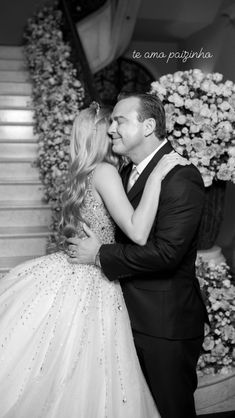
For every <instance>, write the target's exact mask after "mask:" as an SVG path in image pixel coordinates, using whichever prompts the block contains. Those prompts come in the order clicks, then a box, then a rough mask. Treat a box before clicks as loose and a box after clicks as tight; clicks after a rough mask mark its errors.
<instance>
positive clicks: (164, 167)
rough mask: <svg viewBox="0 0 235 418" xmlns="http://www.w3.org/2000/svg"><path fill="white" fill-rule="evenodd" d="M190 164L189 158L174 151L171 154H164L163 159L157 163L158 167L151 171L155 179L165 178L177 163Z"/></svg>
mask: <svg viewBox="0 0 235 418" xmlns="http://www.w3.org/2000/svg"><path fill="white" fill-rule="evenodd" d="M178 164H179V165H189V164H191V163H190V161H189V160H187V159H186V158H184V157H182V156H181V155H180V154H178V153H177V152H175V151H172V152H171V153H170V154H166V155H164V156H163V157H162V158H161V160H160V161H159V162H158V163H157V165H156V167H155V168H154V170H153V171H152V173H151V176H152V177H154V179H156V178H157V179H159V180H160V181H161V180H163V179H164V178H165V177H166V175H167V174H168V173H169V172H170V171H171V170H172V168H174V167H175V166H176V165H178Z"/></svg>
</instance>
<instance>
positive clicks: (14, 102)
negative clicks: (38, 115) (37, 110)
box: [0, 95, 33, 109]
mask: <svg viewBox="0 0 235 418" xmlns="http://www.w3.org/2000/svg"><path fill="white" fill-rule="evenodd" d="M32 106H33V103H32V98H31V96H14V95H9V96H7V95H1V96H0V109H8V108H16V109H17V108H18V109H19V108H27V109H32Z"/></svg>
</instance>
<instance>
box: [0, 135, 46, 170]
mask: <svg viewBox="0 0 235 418" xmlns="http://www.w3.org/2000/svg"><path fill="white" fill-rule="evenodd" d="M37 151H38V144H37V143H30V142H26V143H24V142H19V143H14V142H2V141H0V155H1V158H11V157H12V155H17V158H32V159H34V160H36V158H37V155H38V154H37ZM0 170H1V168H0Z"/></svg>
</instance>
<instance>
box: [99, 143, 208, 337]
mask: <svg viewBox="0 0 235 418" xmlns="http://www.w3.org/2000/svg"><path fill="white" fill-rule="evenodd" d="M171 151H172V147H171V145H170V143H169V142H168V143H167V144H165V145H164V146H163V147H162V148H161V149H160V150H159V151H158V152H157V153H156V154H155V155H154V157H153V158H152V160H151V161H150V162H149V164H148V165H147V167H146V168H145V170H144V171H143V172H142V174H141V175H140V176H139V178H138V180H137V181H136V183H135V184H134V186H133V187H132V189H131V190H130V192H129V193H128V198H129V200H130V202H131V204H132V205H133V207H134V208H136V207H137V206H138V203H139V201H140V199H141V195H142V192H143V189H144V186H145V183H146V180H147V178H148V176H149V174H150V172H151V171H152V170H153V168H154V167H155V166H156V164H157V163H158V161H159V160H160V159H161V158H162V156H163V155H164V154H167V153H169V152H171ZM130 169H131V166H127V167H126V168H125V169H124V171H123V174H122V178H123V183H124V187H126V185H127V181H128V177H129V173H130ZM203 204H204V186H203V182H202V178H201V175H200V173H199V171H198V170H197V169H196V167H194V166H193V165H188V166H179V165H178V166H176V167H174V169H173V170H171V171H170V173H169V174H168V175H167V176H166V177H165V179H164V180H163V181H162V186H161V194H160V199H159V206H158V211H157V214H156V217H155V221H154V224H153V226H152V229H151V232H150V235H149V238H148V241H147V243H146V245H144V246H139V245H136V244H134V243H133V242H132V241H130V240H129V239H128V238H127V237H126V236H125V235H124V234H123V232H122V231H121V230H120V229H117V232H116V241H117V243H116V244H110V245H102V246H101V249H100V261H101V266H102V269H103V271H104V273H105V275H106V276H107V277H108V278H109V280H119V281H120V283H121V286H122V289H123V294H124V297H125V301H126V304H127V308H128V312H129V315H130V320H131V324H132V328H133V329H134V330H135V331H138V332H141V333H144V334H147V335H151V336H157V337H163V338H169V339H188V338H195V337H197V336H202V335H203V332H204V322H205V321H206V320H207V314H206V309H205V305H204V303H203V300H202V296H201V293H200V288H199V283H198V280H197V279H196V276H195V259H196V251H197V237H198V229H199V224H200V219H201V215H202V210H203Z"/></svg>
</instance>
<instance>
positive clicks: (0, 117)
mask: <svg viewBox="0 0 235 418" xmlns="http://www.w3.org/2000/svg"><path fill="white" fill-rule="evenodd" d="M33 115H34V111H33V110H29V109H0V123H14V124H16V123H20V124H25V123H27V124H28V123H30V124H32V123H33Z"/></svg>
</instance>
